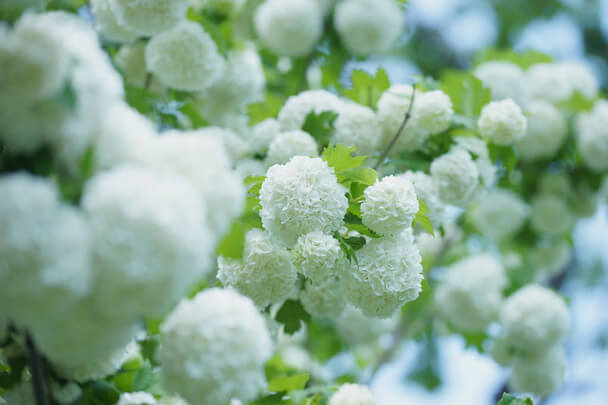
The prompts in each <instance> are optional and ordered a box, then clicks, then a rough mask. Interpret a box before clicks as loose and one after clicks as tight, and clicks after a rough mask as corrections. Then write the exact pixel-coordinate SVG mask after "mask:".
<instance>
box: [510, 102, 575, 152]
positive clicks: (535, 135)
mask: <svg viewBox="0 0 608 405" xmlns="http://www.w3.org/2000/svg"><path fill="white" fill-rule="evenodd" d="M526 114H527V119H528V128H527V131H526V134H525V135H524V136H523V138H521V139H519V140H518V141H517V142H516V146H517V150H518V152H519V156H520V157H521V159H523V160H525V161H536V160H540V159H547V158H552V157H553V156H555V154H556V153H557V151H558V150H559V148H560V147H561V146H562V144H563V143H564V141H565V140H566V137H567V135H568V126H567V123H566V118H565V117H564V115H563V114H562V113H561V112H560V111H559V110H558V109H557V108H556V107H555V106H554V105H552V104H551V103H549V102H547V101H544V100H534V101H532V102H530V103H528V104H527V106H526Z"/></svg>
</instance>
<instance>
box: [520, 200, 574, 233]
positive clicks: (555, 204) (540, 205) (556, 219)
mask: <svg viewBox="0 0 608 405" xmlns="http://www.w3.org/2000/svg"><path fill="white" fill-rule="evenodd" d="M575 221H576V218H575V217H574V215H572V213H571V211H570V208H569V207H568V204H567V202H566V201H565V200H564V199H563V198H562V197H560V196H558V195H554V194H539V195H536V196H535V197H534V198H533V199H532V203H531V211H530V223H531V225H532V229H534V230H535V231H537V232H539V233H541V234H544V235H549V236H558V235H561V234H563V233H565V232H567V231H569V230H570V229H571V228H572V226H574V222H575Z"/></svg>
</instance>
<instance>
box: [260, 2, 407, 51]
mask: <svg viewBox="0 0 608 405" xmlns="http://www.w3.org/2000/svg"><path fill="white" fill-rule="evenodd" d="M335 3H336V1H335V0H314V1H313V0H311V1H308V0H265V1H264V2H263V3H262V4H261V5H260V6H259V7H258V8H257V10H256V11H255V15H254V26H255V31H256V33H257V35H258V38H259V39H260V41H261V42H262V44H263V45H264V46H265V47H266V48H268V49H269V50H270V51H272V52H273V53H275V54H277V55H279V56H288V57H303V56H306V55H309V54H310V53H311V52H313V50H314V48H315V46H316V45H317V43H318V42H319V40H320V39H321V37H322V35H323V34H324V19H325V17H326V15H327V14H328V13H329V11H330V10H331V8H332V7H333V6H334V4H335ZM333 22H334V25H335V27H336V31H337V32H338V35H339V36H340V39H341V41H342V43H343V44H344V47H345V48H346V49H347V50H348V51H349V52H351V53H353V54H355V55H361V56H367V55H370V54H377V53H382V52H385V51H387V50H389V49H390V48H391V47H392V46H393V45H394V44H395V42H396V41H397V40H398V39H399V37H400V36H401V34H402V33H403V32H404V30H405V12H404V10H403V9H402V8H401V6H400V5H399V3H398V2H397V1H395V0H381V1H380V0H373V1H372V0H342V1H340V2H338V4H337V5H335V10H334V15H333Z"/></svg>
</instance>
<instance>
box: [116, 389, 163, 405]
mask: <svg viewBox="0 0 608 405" xmlns="http://www.w3.org/2000/svg"><path fill="white" fill-rule="evenodd" d="M157 403H158V402H156V398H154V396H153V395H152V394H150V393H149V392H144V391H139V392H123V393H122V394H120V398H118V402H117V403H116V405H156V404H157Z"/></svg>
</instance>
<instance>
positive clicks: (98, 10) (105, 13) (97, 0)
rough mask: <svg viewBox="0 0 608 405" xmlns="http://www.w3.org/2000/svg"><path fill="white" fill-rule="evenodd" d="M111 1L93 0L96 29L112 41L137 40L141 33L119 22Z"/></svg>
mask: <svg viewBox="0 0 608 405" xmlns="http://www.w3.org/2000/svg"><path fill="white" fill-rule="evenodd" d="M110 2H111V0H91V11H92V12H93V16H94V17H95V29H96V30H97V31H98V32H99V33H100V34H101V35H102V36H103V37H104V38H107V39H109V40H110V41H116V42H126V43H128V42H133V41H135V40H136V39H137V38H138V37H139V36H140V34H139V33H138V32H137V31H135V30H133V29H130V28H129V27H128V26H125V25H122V24H120V23H119V22H118V20H117V19H116V16H115V15H114V12H113V11H112V8H111V7H110Z"/></svg>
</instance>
